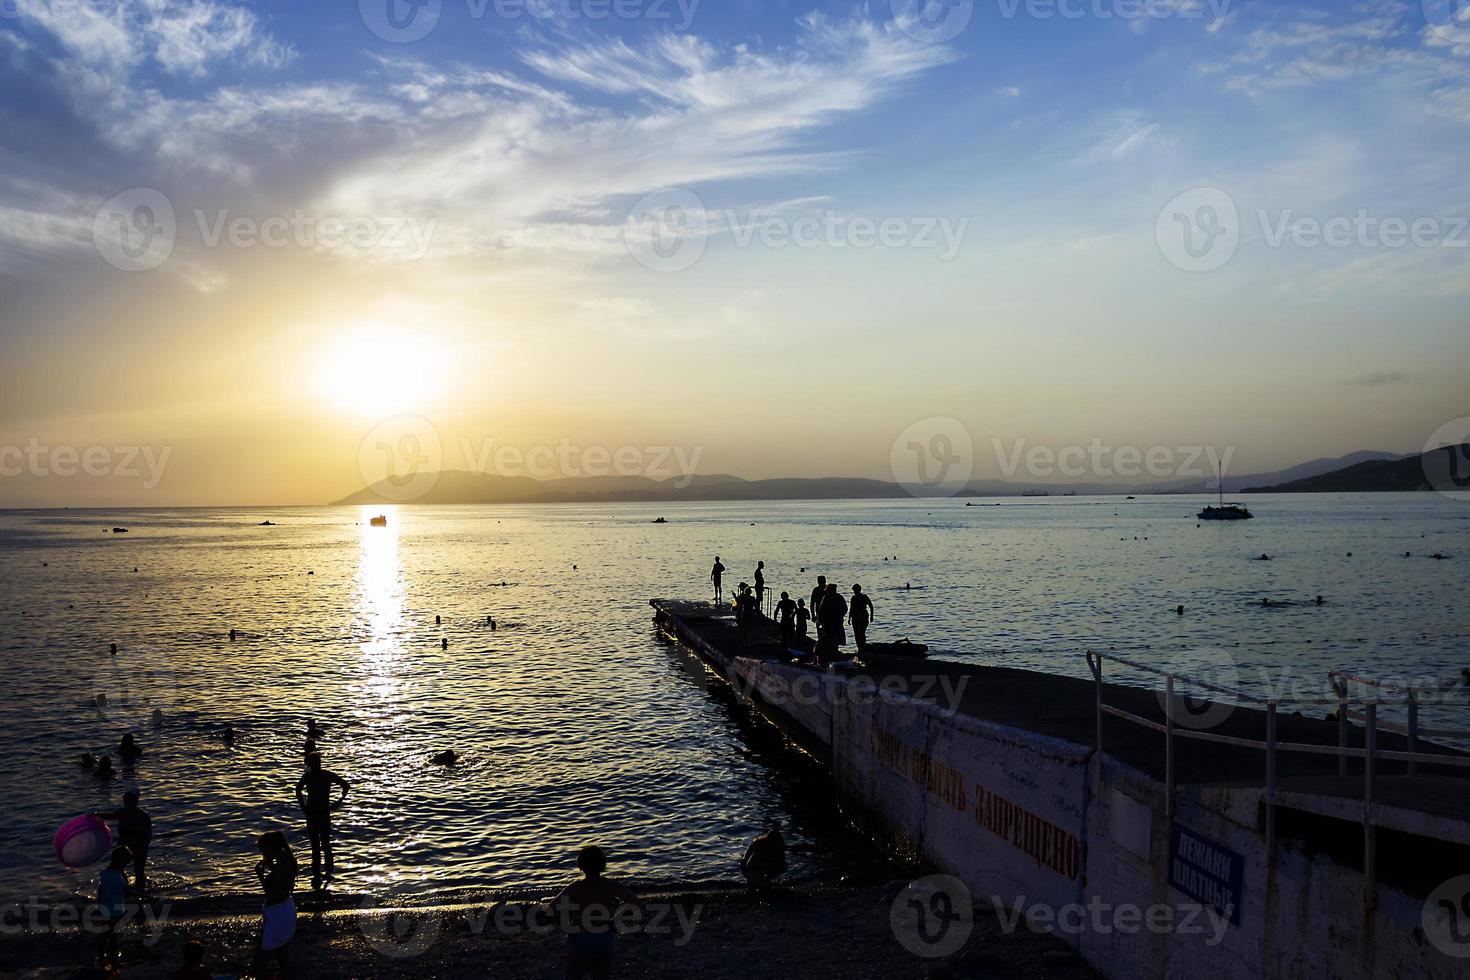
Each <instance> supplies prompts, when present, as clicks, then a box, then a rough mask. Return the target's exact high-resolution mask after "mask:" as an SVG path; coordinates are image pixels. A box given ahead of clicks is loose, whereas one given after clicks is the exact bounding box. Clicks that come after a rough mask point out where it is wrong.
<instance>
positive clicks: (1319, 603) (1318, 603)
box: [1317, 596, 1326, 606]
mask: <svg viewBox="0 0 1470 980" xmlns="http://www.w3.org/2000/svg"><path fill="white" fill-rule="evenodd" d="M1325 601H1326V600H1325V599H1323V598H1322V597H1321V596H1318V597H1317V605H1319V606H1320V605H1322V603H1323V602H1325Z"/></svg>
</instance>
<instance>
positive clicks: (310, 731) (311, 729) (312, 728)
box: [306, 718, 327, 738]
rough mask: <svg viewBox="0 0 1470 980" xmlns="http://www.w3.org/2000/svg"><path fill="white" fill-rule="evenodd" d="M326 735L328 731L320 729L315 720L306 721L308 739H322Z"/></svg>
mask: <svg viewBox="0 0 1470 980" xmlns="http://www.w3.org/2000/svg"><path fill="white" fill-rule="evenodd" d="M325 734H327V730H326V729H325V728H320V727H318V726H317V723H316V719H315V718H308V719H306V737H307V738H321V737H322V736H323V735H325Z"/></svg>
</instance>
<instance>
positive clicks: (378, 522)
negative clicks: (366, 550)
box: [368, 514, 388, 527]
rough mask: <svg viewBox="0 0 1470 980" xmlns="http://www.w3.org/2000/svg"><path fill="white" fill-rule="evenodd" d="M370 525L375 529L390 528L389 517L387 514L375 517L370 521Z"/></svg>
mask: <svg viewBox="0 0 1470 980" xmlns="http://www.w3.org/2000/svg"><path fill="white" fill-rule="evenodd" d="M368 523H369V524H371V525H372V526H373V527H387V526H388V515H386V514H379V515H378V516H377V517H374V518H372V519H371V520H369V521H368Z"/></svg>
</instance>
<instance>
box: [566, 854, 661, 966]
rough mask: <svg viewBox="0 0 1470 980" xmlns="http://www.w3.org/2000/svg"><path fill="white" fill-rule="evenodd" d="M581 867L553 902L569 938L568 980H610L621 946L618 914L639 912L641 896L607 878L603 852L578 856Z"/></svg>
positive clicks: (605, 860)
mask: <svg viewBox="0 0 1470 980" xmlns="http://www.w3.org/2000/svg"><path fill="white" fill-rule="evenodd" d="M577 867H578V868H579V869H580V870H581V872H582V878H581V880H580V881H574V882H572V883H571V884H570V885H568V886H567V887H566V888H564V889H562V892H561V894H560V895H558V896H556V898H553V899H552V900H551V908H552V911H553V913H554V914H555V915H556V916H557V920H558V922H559V923H560V924H561V929H562V932H564V933H566V935H567V973H566V976H567V980H582V978H583V977H591V978H592V980H606V978H607V977H609V976H611V975H612V954H613V947H614V945H615V944H616V942H617V935H618V934H617V930H616V929H615V928H614V921H615V919H616V916H617V913H618V910H619V909H620V908H622V907H623V906H625V905H626V906H631V907H632V908H633V909H634V910H639V909H640V908H641V906H640V905H639V902H638V896H637V895H635V894H633V892H632V891H631V890H630V889H628V887H627V886H625V885H623V884H620V883H619V882H616V881H613V880H612V879H611V878H604V877H603V876H602V873H603V872H604V871H606V870H607V855H606V854H604V853H603V852H602V848H600V847H598V846H596V845H588V846H587V847H584V848H582V850H581V851H579V852H577Z"/></svg>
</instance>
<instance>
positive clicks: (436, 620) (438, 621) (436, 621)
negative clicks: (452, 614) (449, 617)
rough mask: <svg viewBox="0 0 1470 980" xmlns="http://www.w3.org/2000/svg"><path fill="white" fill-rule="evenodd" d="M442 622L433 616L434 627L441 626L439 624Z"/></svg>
mask: <svg viewBox="0 0 1470 980" xmlns="http://www.w3.org/2000/svg"><path fill="white" fill-rule="evenodd" d="M442 622H443V620H442V619H440V618H439V617H438V616H435V617H434V625H435V626H438V625H440V624H441V623H442Z"/></svg>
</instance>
